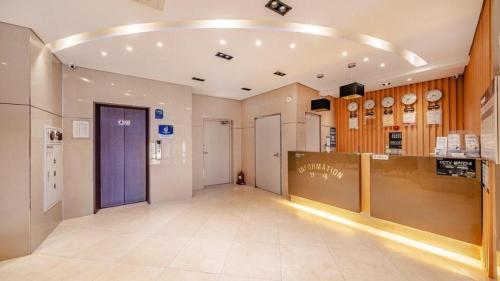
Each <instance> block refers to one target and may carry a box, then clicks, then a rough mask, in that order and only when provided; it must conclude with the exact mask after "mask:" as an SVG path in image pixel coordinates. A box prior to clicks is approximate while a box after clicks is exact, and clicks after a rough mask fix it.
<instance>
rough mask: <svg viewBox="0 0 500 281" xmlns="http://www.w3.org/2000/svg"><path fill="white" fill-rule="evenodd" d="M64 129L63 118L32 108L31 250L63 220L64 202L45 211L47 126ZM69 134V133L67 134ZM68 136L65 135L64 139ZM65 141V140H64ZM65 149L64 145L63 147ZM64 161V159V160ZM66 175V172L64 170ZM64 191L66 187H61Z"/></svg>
mask: <svg viewBox="0 0 500 281" xmlns="http://www.w3.org/2000/svg"><path fill="white" fill-rule="evenodd" d="M46 125H48V126H51V127H56V128H62V118H61V117H59V116H57V115H54V114H51V113H48V112H45V111H42V110H40V109H37V108H34V107H31V210H30V214H31V219H30V233H31V239H30V241H31V250H32V251H33V250H34V249H36V248H37V247H38V246H39V245H40V244H41V243H42V242H43V240H44V239H45V238H46V237H47V236H48V235H49V234H50V233H51V232H52V230H54V228H55V227H56V226H57V224H58V223H59V222H60V221H61V220H62V202H59V203H57V204H56V205H55V206H53V207H52V208H50V209H49V210H47V212H44V211H43V204H44V191H43V190H44V174H43V171H44V145H45V139H44V137H45V126H46ZM66 133H67V132H66ZM65 136H67V135H66V134H63V138H64V137H65ZM63 141H64V140H63ZM63 149H64V145H63ZM62 160H63V161H64V159H62ZM63 163H64V162H63ZM63 175H64V170H63ZM60 188H63V189H64V186H62V187H60Z"/></svg>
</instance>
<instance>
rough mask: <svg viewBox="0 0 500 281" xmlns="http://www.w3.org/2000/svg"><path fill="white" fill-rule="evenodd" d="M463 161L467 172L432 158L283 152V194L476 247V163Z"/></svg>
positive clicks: (478, 199) (478, 189)
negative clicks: (285, 181) (285, 172)
mask: <svg viewBox="0 0 500 281" xmlns="http://www.w3.org/2000/svg"><path fill="white" fill-rule="evenodd" d="M465 160H466V161H465ZM465 160H464V162H467V163H468V164H469V169H463V168H462V167H459V168H458V169H455V170H454V169H453V167H452V164H453V163H451V162H449V161H447V159H438V158H435V157H412V156H388V155H374V156H373V157H372V156H371V155H370V154H357V153H351V154H350V153H319V152H318V153H316V152H300V151H299V152H289V155H288V177H289V178H288V189H289V194H290V195H291V197H298V198H301V199H306V200H310V201H311V202H318V203H321V204H323V205H326V206H332V207H334V208H339V209H343V210H348V211H351V212H355V213H359V212H363V215H364V216H367V215H369V216H370V217H371V218H374V219H375V220H383V221H387V222H390V223H395V224H397V225H402V226H405V227H410V228H412V229H416V230H419V231H424V232H428V233H433V234H438V235H440V236H444V237H448V238H452V239H455V240H459V241H463V242H467V243H470V244H475V245H480V244H481V194H482V193H481V172H480V171H481V162H480V160H475V159H465ZM448 164H449V165H448ZM448 172H449V173H448Z"/></svg>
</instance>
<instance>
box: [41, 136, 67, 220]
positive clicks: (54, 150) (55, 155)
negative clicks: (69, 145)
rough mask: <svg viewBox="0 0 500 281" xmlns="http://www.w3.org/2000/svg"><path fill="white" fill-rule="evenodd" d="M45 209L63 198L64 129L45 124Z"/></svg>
mask: <svg viewBox="0 0 500 281" xmlns="http://www.w3.org/2000/svg"><path fill="white" fill-rule="evenodd" d="M44 135H45V137H44V154H43V155H44V167H43V170H44V184H43V188H44V190H43V198H44V204H43V210H44V211H45V212H46V211H48V210H49V209H50V208H52V207H53V206H54V205H56V204H57V203H58V202H60V201H61V200H62V187H63V186H62V182H63V178H62V171H63V165H62V159H63V154H62V144H63V131H62V129H59V128H54V127H50V126H45V134H44Z"/></svg>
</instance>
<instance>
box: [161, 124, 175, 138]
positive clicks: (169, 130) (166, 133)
mask: <svg viewBox="0 0 500 281" xmlns="http://www.w3.org/2000/svg"><path fill="white" fill-rule="evenodd" d="M158 135H159V136H160V138H171V137H172V136H173V135H174V125H158Z"/></svg>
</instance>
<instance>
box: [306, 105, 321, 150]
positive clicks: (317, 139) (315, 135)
mask: <svg viewBox="0 0 500 281" xmlns="http://www.w3.org/2000/svg"><path fill="white" fill-rule="evenodd" d="M306 151H312V152H320V151H321V116H319V115H317V114H311V113H306Z"/></svg>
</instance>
